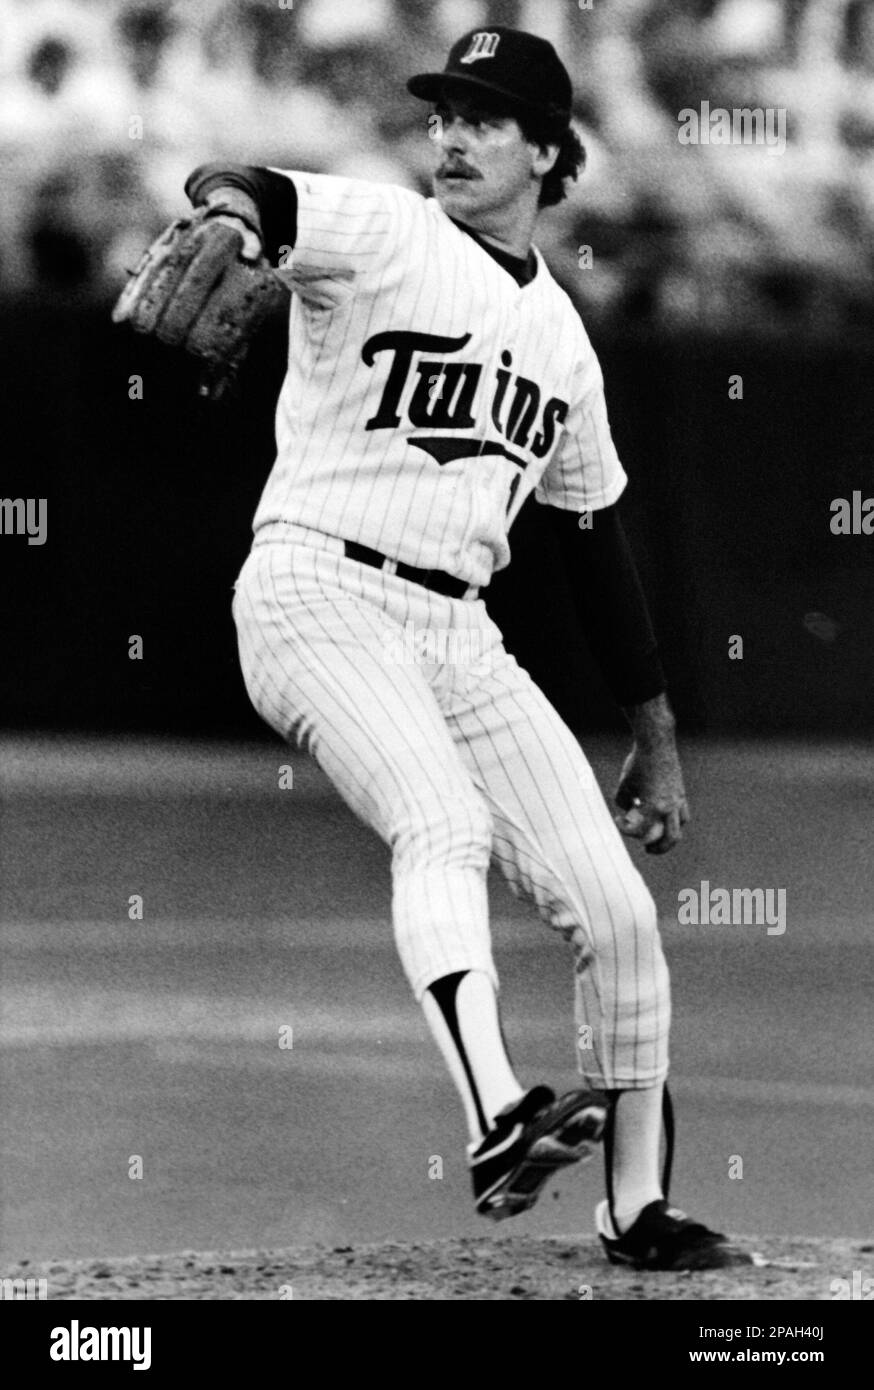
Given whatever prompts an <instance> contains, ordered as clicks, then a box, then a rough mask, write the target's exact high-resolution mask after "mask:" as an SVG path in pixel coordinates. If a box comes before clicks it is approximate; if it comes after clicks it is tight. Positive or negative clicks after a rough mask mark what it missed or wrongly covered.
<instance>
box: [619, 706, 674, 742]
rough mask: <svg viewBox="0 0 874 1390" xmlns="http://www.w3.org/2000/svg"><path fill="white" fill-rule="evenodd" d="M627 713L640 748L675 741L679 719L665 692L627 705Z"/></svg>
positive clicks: (635, 740)
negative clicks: (675, 716)
mask: <svg viewBox="0 0 874 1390" xmlns="http://www.w3.org/2000/svg"><path fill="white" fill-rule="evenodd" d="M625 715H626V718H627V719H628V722H629V724H630V725H631V732H632V734H633V735H634V742H635V743H636V744H637V746H638V748H640V749H643V750H646V749H651V748H660V747H665V746H666V745H667V746H673V744H674V743H675V740H676V729H677V721H676V719H675V718H674V712H673V710H672V709H671V706H670V702H669V700H668V697H667V695H666V694H665V693H664V692H663V693H662V694H660V695H656V696H654V697H653V698H652V699H650V700H644V701H643V702H642V703H641V704H637V705H630V706H627V707H626V709H625Z"/></svg>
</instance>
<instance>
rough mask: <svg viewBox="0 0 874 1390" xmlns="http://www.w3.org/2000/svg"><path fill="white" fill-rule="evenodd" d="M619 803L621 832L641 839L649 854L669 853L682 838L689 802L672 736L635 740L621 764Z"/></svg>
mask: <svg viewBox="0 0 874 1390" xmlns="http://www.w3.org/2000/svg"><path fill="white" fill-rule="evenodd" d="M616 805H617V806H618V807H619V808H620V814H619V815H616V816H614V820H615V821H616V824H617V826H618V827H619V829H620V830H621V831H622V834H623V835H627V836H629V838H630V839H633V840H640V841H642V843H643V845H644V847H645V849H646V852H647V854H667V852H668V850H670V849H673V847H674V845H675V844H677V842H678V841H679V840H682V838H683V826H684V825H685V824H686V823H687V821H688V819H689V803H688V801H687V800H686V788H685V786H684V785H683V772H682V769H681V767H680V758H679V755H678V753H677V747H676V744H675V742H674V740H673V738H664V739H659V740H658V741H657V742H656V743H653V744H647V745H646V746H644V747H641V746H640V745H639V744H637V743H635V745H634V747H633V748H632V750H631V752H630V753H629V755H628V757H627V758H626V759H625V762H624V764H623V766H622V774H621V776H620V778H619V786H618V787H617V789H616Z"/></svg>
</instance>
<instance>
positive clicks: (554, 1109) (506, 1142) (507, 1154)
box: [470, 1086, 607, 1221]
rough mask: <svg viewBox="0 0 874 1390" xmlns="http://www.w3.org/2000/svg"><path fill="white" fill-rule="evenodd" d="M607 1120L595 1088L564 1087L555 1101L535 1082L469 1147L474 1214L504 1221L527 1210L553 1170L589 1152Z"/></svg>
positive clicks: (551, 1094) (548, 1092)
mask: <svg viewBox="0 0 874 1390" xmlns="http://www.w3.org/2000/svg"><path fill="white" fill-rule="evenodd" d="M606 1119H607V1107H606V1102H605V1099H604V1097H603V1096H601V1095H599V1094H598V1093H597V1092H596V1091H569V1092H568V1094H567V1095H565V1096H562V1097H561V1098H560V1099H559V1100H556V1098H555V1092H554V1091H551V1090H550V1089H549V1087H548V1086H534V1087H532V1089H531V1090H530V1091H527V1092H526V1094H525V1095H524V1096H523V1097H522V1099H521V1100H519V1101H516V1102H515V1103H514V1104H513V1105H508V1106H507V1107H506V1108H505V1109H504V1110H502V1111H501V1113H500V1114H499V1115H497V1116H496V1117H495V1124H494V1128H493V1129H490V1130H489V1132H488V1134H487V1135H486V1136H485V1138H484V1139H483V1140H482V1142H481V1143H480V1144H479V1145H478V1146H477V1147H476V1148H474V1149H473V1150H472V1151H470V1170H471V1178H472V1180H473V1196H474V1202H475V1203H476V1209H477V1212H478V1213H479V1215H480V1216H487V1217H489V1218H490V1219H491V1220H492V1221H504V1220H505V1219H506V1218H507V1217H508V1216H517V1215H518V1214H519V1212H521V1211H528V1209H529V1208H530V1207H533V1206H534V1203H535V1202H536V1201H537V1198H538V1197H539V1196H540V1190H541V1188H542V1187H543V1185H544V1183H545V1182H546V1181H547V1179H548V1178H549V1177H550V1176H551V1174H552V1173H554V1172H555V1171H556V1170H557V1169H558V1168H564V1167H566V1166H567V1165H568V1164H570V1163H577V1162H579V1161H580V1160H581V1159H586V1158H588V1157H589V1156H590V1154H591V1153H592V1151H593V1149H594V1147H595V1145H596V1144H597V1143H598V1141H599V1140H600V1138H601V1135H602V1133H603V1130H604V1124H605V1122H606Z"/></svg>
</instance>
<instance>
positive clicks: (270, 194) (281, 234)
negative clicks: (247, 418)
mask: <svg viewBox="0 0 874 1390" xmlns="http://www.w3.org/2000/svg"><path fill="white" fill-rule="evenodd" d="M228 186H230V187H233V188H239V189H242V191H243V192H244V193H248V194H249V196H250V197H251V198H253V199H254V201H255V203H256V204H257V207H258V210H259V215H260V218H261V226H262V231H263V237H262V240H263V242H264V251H265V254H266V256H267V258H268V260H269V261H271V263H272V264H274V265H275V264H278V261H279V257H280V248H281V247H284V246H293V245H294V243H295V241H296V239H297V190H296V189H295V186H294V182H293V180H291V179H289V178H286V177H285V176H284V175H282V174H274V173H273V172H272V171H271V170H270V169H264V168H256V167H255V166H253V165H245V164H202V165H200V167H199V168H197V169H195V170H194V172H193V173H192V174H191V175H190V176H189V178H188V180H187V181H186V184H185V192H186V193H187V195H188V197H189V199H190V200H191V202H192V203H193V204H195V206H196V205H197V204H198V203H203V202H205V201H206V198H207V196H208V194H209V193H210V192H212V191H213V189H215V188H220V187H228ZM452 220H453V222H455V225H456V226H457V227H458V228H459V229H460V230H461V231H463V232H465V233H466V234H467V235H468V236H470V237H472V238H473V240H474V241H475V242H476V243H477V244H478V245H479V246H481V247H482V249H483V250H484V251H485V252H486V253H487V254H488V255H489V256H491V257H492V259H493V260H495V261H497V263H498V265H500V266H503V268H504V269H505V270H506V271H507V272H508V273H509V274H510V275H512V276H513V279H514V280H515V281H516V283H517V285H519V286H520V287H521V286H523V285H527V284H530V282H531V281H532V280H533V279H534V277H535V275H536V274H537V259H536V257H535V255H534V252H533V251H529V252H528V255H527V256H525V257H521V256H511V255H509V254H508V253H507V252H506V251H501V250H499V249H498V248H497V247H496V246H492V245H491V244H490V243H489V242H487V241H484V240H483V238H482V237H481V236H480V235H479V234H478V233H477V232H475V231H474V230H473V229H472V228H471V227H468V226H466V225H465V224H464V223H463V222H456V221H455V219H454V218H453V219H452ZM546 511H547V513H548V520H549V526H550V528H551V531H552V534H553V536H554V539H555V542H556V544H557V545H558V547H559V549H560V550H561V552H562V555H563V557H564V560H565V563H566V565H567V567H568V573H569V576H570V581H571V588H572V592H573V595H574V601H575V604H576V608H577V612H578V615H579V619H580V623H581V625H582V628H583V632H584V634H585V637H586V641H587V643H588V645H589V647H590V649H591V651H592V654H593V656H594V657H595V659H596V661H597V662H598V665H599V666H600V668H601V671H602V672H603V675H604V678H605V680H606V682H607V684H608V686H609V688H610V691H611V693H612V695H613V698H614V699H615V700H616V702H617V704H619V705H622V706H624V707H626V708H629V707H631V706H633V705H638V704H643V703H644V701H646V700H651V699H654V698H655V696H657V695H660V694H662V693H663V692H664V690H665V688H666V682H665V674H664V671H663V669H662V665H661V661H660V658H659V653H658V646H657V643H656V639H655V634H654V632H653V627H652V623H651V621H650V616H649V610H648V608H647V603H646V597H645V595H644V593H643V588H642V586H641V583H640V578H639V575H638V572H637V566H636V564H635V562H634V556H633V555H632V553H631V548H630V546H629V544H628V538H627V537H626V535H625V530H624V528H623V526H622V521H621V518H620V516H619V511H618V507H617V505H616V504H615V503H614V505H613V506H612V507H604V508H603V509H602V510H601V511H598V512H595V513H593V516H592V526H591V529H582V528H581V527H580V525H579V516H578V514H577V513H576V512H568V511H562V510H561V509H560V508H558V507H547V508H546Z"/></svg>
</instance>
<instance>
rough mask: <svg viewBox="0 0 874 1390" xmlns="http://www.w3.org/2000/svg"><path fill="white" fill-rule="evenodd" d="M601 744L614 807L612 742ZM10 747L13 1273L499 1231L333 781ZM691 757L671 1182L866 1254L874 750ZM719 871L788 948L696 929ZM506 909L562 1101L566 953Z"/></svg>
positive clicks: (172, 748)
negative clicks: (49, 1264)
mask: <svg viewBox="0 0 874 1390" xmlns="http://www.w3.org/2000/svg"><path fill="white" fill-rule="evenodd" d="M587 751H589V753H590V756H591V758H592V761H593V763H594V765H595V768H596V771H597V772H598V774H599V776H600V777H601V780H602V785H603V786H604V787H605V788H607V789H609V788H610V786H611V785H612V779H613V777H614V775H615V772H616V770H617V769H618V766H619V758H620V754H621V751H622V750H621V749H620V747H619V746H618V745H613V744H609V743H601V742H596V743H594V744H593V745H592V746H591V747H589V746H588V745H587ZM0 759H2V767H3V776H2V799H3V811H2V864H0V868H2V890H0V891H2V951H3V959H4V965H3V978H2V995H0V1002H2V1017H0V1024H2V1033H0V1038H2V1051H0V1083H2V1095H3V1100H2V1110H3V1120H4V1123H3V1152H2V1198H3V1219H2V1245H0V1273H2V1272H5V1270H6V1269H7V1268H8V1267H10V1266H11V1265H13V1264H14V1263H15V1262H16V1261H18V1260H21V1259H29V1260H31V1261H52V1260H57V1261H61V1262H68V1261H70V1260H72V1259H77V1258H79V1259H95V1258H109V1257H116V1256H119V1257H120V1256H136V1255H145V1254H149V1253H152V1252H156V1251H157V1252H164V1251H180V1250H201V1251H222V1250H237V1251H241V1250H243V1251H245V1250H255V1249H257V1250H271V1249H278V1248H284V1249H288V1248H289V1247H295V1248H298V1247H304V1246H311V1245H313V1243H321V1244H326V1245H329V1246H332V1247H337V1246H347V1245H352V1246H354V1247H355V1248H357V1247H358V1245H359V1243H361V1242H377V1243H378V1242H384V1241H386V1240H389V1241H401V1242H423V1241H431V1240H434V1239H436V1238H438V1237H451V1238H454V1239H457V1240H459V1241H464V1240H466V1239H476V1238H481V1237H482V1236H483V1235H484V1234H490V1233H491V1232H490V1230H489V1228H488V1227H486V1228H485V1230H484V1223H482V1222H480V1221H478V1220H477V1219H476V1218H474V1216H473V1215H472V1214H471V1211H470V1203H469V1194H468V1181H467V1175H466V1172H465V1167H464V1161H463V1144H464V1134H463V1132H462V1125H461V1117H460V1110H459V1107H458V1104H457V1102H456V1099H455V1096H454V1092H453V1090H452V1088H451V1085H450V1083H449V1081H448V1079H447V1077H446V1076H445V1075H444V1072H443V1067H442V1063H441V1062H440V1060H439V1057H438V1056H437V1054H436V1051H435V1049H434V1048H433V1045H432V1043H431V1041H430V1038H429V1036H428V1034H427V1032H426V1029H425V1026H424V1023H423V1022H422V1019H421V1017H420V1014H419V1010H418V1009H417V1007H416V1006H415V1005H414V1003H413V1001H412V1000H411V998H410V996H409V994H408V990H407V986H406V983H405V981H404V978H403V976H402V974H401V970H400V966H399V964H398V962H397V960H396V957H395V953H394V948H393V945H392V941H391V934H390V929H389V923H388V907H389V879H388V858H387V852H386V850H385V849H384V848H383V846H382V845H381V844H380V843H379V842H378V841H376V840H375V839H374V838H373V837H372V836H371V835H370V833H369V832H367V831H366V830H364V829H363V828H362V827H360V826H359V825H358V824H357V823H356V822H355V821H354V820H353V819H352V817H351V816H350V815H349V814H348V813H347V812H346V810H345V808H344V807H343V806H342V805H341V804H340V803H339V802H338V800H337V798H336V796H335V794H334V793H333V791H332V789H331V788H330V787H329V786H328V785H327V784H326V783H325V782H324V780H323V779H322V777H321V775H320V774H319V773H318V771H317V770H316V769H315V768H314V767H313V766H312V765H311V764H309V763H307V762H306V761H304V760H302V759H300V758H294V759H293V760H292V761H293V766H294V788H293V790H289V791H281V790H279V788H278V772H279V766H280V764H281V763H284V762H288V761H289V756H288V754H287V753H286V752H285V750H283V749H282V747H281V746H279V745H276V746H274V745H270V744H258V745H252V746H239V747H237V746H229V745H217V746H212V745H205V744H204V745H195V744H173V743H169V742H158V741H155V742H147V741H117V742H110V741H106V740H102V741H97V740H95V741H93V742H92V741H85V740H82V741H71V740H69V739H66V738H62V737H52V738H46V739H40V740H31V739H23V738H13V737H7V738H6V739H5V740H4V741H3V743H2V746H0ZM685 762H686V768H687V781H688V783H689V792H690V799H691V802H692V808H693V817H694V824H693V826H691V827H690V833H689V835H688V838H687V840H686V841H685V842H684V843H683V845H681V846H680V847H679V848H678V850H677V851H676V852H675V853H674V854H672V855H670V856H667V857H666V858H665V859H664V860H650V859H648V858H646V859H645V860H644V864H645V870H644V871H645V873H646V875H647V877H648V880H649V882H650V883H651V885H652V887H653V891H654V893H655V896H656V900H657V902H658V905H659V910H660V916H661V919H662V928H663V935H664V940H665V944H666V950H667V954H668V958H669V962H670V965H671V970H672V976H673V981H674V1002H675V1022H674V1034H673V1089H674V1093H675V1098H676V1101H677V1108H678V1117H679V1149H678V1156H677V1164H676V1177H675V1185H674V1196H675V1198H676V1200H677V1201H679V1202H680V1203H681V1204H682V1205H684V1206H686V1207H687V1208H689V1209H691V1210H692V1211H693V1213H694V1214H695V1215H700V1216H702V1217H703V1218H705V1219H707V1220H708V1221H709V1222H711V1223H713V1224H715V1225H717V1226H718V1227H720V1228H721V1229H723V1230H726V1229H727V1230H730V1231H734V1232H738V1231H740V1232H759V1233H762V1235H763V1236H768V1235H770V1236H805V1237H823V1238H846V1239H848V1240H850V1241H856V1242H858V1241H864V1240H866V1239H869V1238H870V1237H871V1235H872V1228H874V1221H872V1214H871V1212H872V1209H871V1163H870V1155H871V1149H872V1127H874V1050H872V1048H871V997H872V983H874V965H872V951H871V939H870V938H871V928H872V920H871V918H872V913H871V901H872V897H874V893H872V889H874V863H872V855H871V843H870V840H871V825H872V776H871V773H872V758H871V753H870V750H868V749H865V748H862V747H854V746H849V745H847V746H812V745H800V744H793V745H789V744H786V745H778V744H762V745H756V744H752V743H751V744H736V745H735V744H717V743H707V742H694V741H693V742H691V743H688V744H687V745H686V748H685ZM703 879H707V880H709V881H710V883H711V884H713V885H714V886H716V885H723V886H728V887H732V886H734V887H762V888H767V887H774V888H777V887H782V888H785V889H786V894H787V928H786V931H785V934H783V935H781V936H778V935H768V934H767V932H766V929H765V928H764V927H763V926H754V925H748V926H709V927H705V926H700V927H693V926H679V925H678V924H677V920H676V914H677V893H678V890H679V889H680V888H681V887H689V886H693V887H697V885H698V884H699V882H700V881H701V880H703ZM134 894H139V895H141V896H142V899H143V917H142V920H141V921H140V920H131V919H130V917H129V915H128V908H129V899H130V897H131V895H134ZM492 902H493V927H494V936H495V947H496V954H497V960H498V966H499V970H500V972H501V977H502V982H503V988H504V996H505V1015H506V1025H507V1034H508V1039H509V1043H510V1048H511V1052H512V1054H513V1057H514V1060H515V1062H516V1064H517V1069H518V1070H519V1072H520V1075H521V1076H522V1078H523V1080H525V1081H526V1082H533V1081H534V1080H536V1079H540V1078H543V1079H546V1080H549V1081H550V1083H551V1084H553V1085H555V1086H557V1087H565V1086H568V1085H572V1084H573V1081H574V1071H573V1041H574V1039H573V1028H572V1018H571V999H572V992H571V975H570V965H569V960H568V958H567V956H566V954H565V948H564V947H563V945H562V943H561V942H560V941H558V940H556V939H553V937H552V936H551V935H550V934H549V932H548V931H547V929H545V928H544V927H542V926H541V925H540V923H539V922H538V921H537V919H536V918H535V917H534V916H533V915H531V914H530V913H529V912H528V910H527V909H526V908H525V907H524V906H523V905H521V904H518V903H516V902H514V901H513V900H512V899H511V898H510V897H509V895H508V894H507V893H506V892H505V891H504V889H503V886H502V885H501V884H500V883H498V882H496V883H495V884H494V891H493V895H492ZM289 1025H290V1026H291V1027H292V1029H293V1046H292V1047H291V1048H290V1049H288V1048H285V1049H283V1048H280V1046H279V1036H280V1029H281V1028H283V1027H288V1026H289ZM738 1155H739V1156H740V1157H741V1158H742V1160H743V1170H742V1171H743V1177H742V1179H741V1180H738V1179H734V1180H732V1179H731V1178H729V1165H730V1161H731V1159H732V1156H738ZM133 1156H139V1157H140V1159H141V1160H142V1177H141V1178H136V1177H134V1178H132V1177H130V1176H129V1173H130V1171H131V1164H132V1162H133V1161H134V1157H133ZM435 1156H436V1157H439V1158H440V1159H441V1160H442V1171H443V1176H442V1178H441V1179H439V1180H435V1179H434V1178H432V1177H429V1170H430V1171H432V1172H433V1170H434V1165H433V1163H432V1160H433V1158H434V1157H435ZM735 1169H736V1164H735ZM600 1195H601V1182H600V1172H599V1168H598V1163H597V1160H596V1162H595V1163H594V1164H590V1165H589V1166H588V1167H586V1168H583V1169H579V1170H574V1171H572V1172H571V1173H569V1174H566V1175H564V1176H563V1177H562V1179H561V1180H560V1181H558V1182H556V1183H555V1184H554V1186H553V1188H551V1189H550V1190H549V1191H548V1193H547V1194H546V1195H545V1196H544V1198H543V1199H542V1200H541V1202H540V1204H539V1206H538V1207H537V1209H536V1210H535V1211H534V1212H532V1213H531V1214H529V1215H527V1216H524V1217H522V1218H519V1219H518V1220H517V1221H516V1222H513V1223H508V1224H509V1225H510V1226H512V1228H513V1232H512V1234H513V1238H514V1239H515V1238H521V1239H522V1240H523V1241H524V1240H527V1239H529V1238H532V1239H533V1238H537V1237H542V1236H556V1237H561V1238H566V1237H568V1236H573V1235H574V1234H576V1233H581V1232H585V1233H587V1234H588V1233H589V1232H590V1231H591V1219H592V1207H593V1205H594V1203H595V1201H596V1200H597V1199H598V1198H599V1196H600ZM504 1230H505V1228H498V1234H499V1235H503V1233H504ZM831 1248H832V1249H835V1250H837V1249H841V1250H844V1249H849V1248H850V1247H849V1246H841V1247H831ZM854 1248H856V1247H854ZM830 1258H832V1259H833V1260H839V1259H841V1258H843V1256H842V1255H840V1256H839V1255H837V1254H835V1255H833V1256H832V1257H830ZM847 1258H850V1257H849V1256H847ZM858 1258H861V1257H858ZM865 1258H867V1259H868V1260H869V1263H870V1258H871V1257H870V1255H869V1256H866V1257H865ZM826 1274H828V1276H829V1277H835V1276H840V1277H846V1278H849V1277H851V1275H852V1270H851V1269H850V1270H844V1269H843V1268H835V1269H833V1270H824V1272H823V1278H825V1277H826ZM826 1283H827V1280H826ZM192 1296H202V1295H197V1294H193V1295H192ZM242 1296H248V1295H246V1294H243V1295H242ZM617 1296H618V1295H617ZM805 1296H812V1295H810V1294H807V1295H805Z"/></svg>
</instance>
